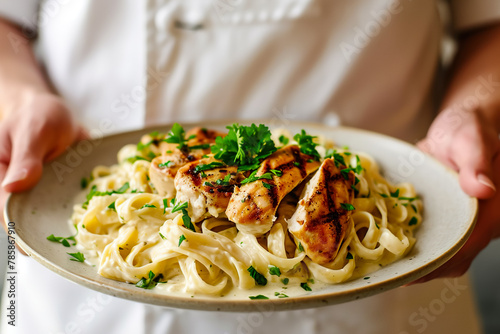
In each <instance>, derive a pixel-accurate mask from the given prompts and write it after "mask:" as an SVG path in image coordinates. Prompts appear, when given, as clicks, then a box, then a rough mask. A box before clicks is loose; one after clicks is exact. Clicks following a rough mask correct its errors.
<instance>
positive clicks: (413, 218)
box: [408, 216, 418, 226]
mask: <svg viewBox="0 0 500 334" xmlns="http://www.w3.org/2000/svg"><path fill="white" fill-rule="evenodd" d="M417 223H418V219H417V217H415V216H413V217H411V219H410V221H409V222H408V225H409V226H412V225H417Z"/></svg>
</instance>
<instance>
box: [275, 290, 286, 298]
mask: <svg viewBox="0 0 500 334" xmlns="http://www.w3.org/2000/svg"><path fill="white" fill-rule="evenodd" d="M274 295H275V296H276V297H278V298H288V296H287V295H285V294H284V293H282V292H278V291H276V292H275V293H274Z"/></svg>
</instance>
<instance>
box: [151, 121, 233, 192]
mask: <svg viewBox="0 0 500 334" xmlns="http://www.w3.org/2000/svg"><path fill="white" fill-rule="evenodd" d="M191 135H195V137H194V138H193V139H190V140H188V141H187V146H195V145H204V144H213V143H215V138H217V137H218V136H221V137H224V136H225V135H226V134H225V133H222V132H219V131H216V130H209V129H204V128H200V127H197V128H193V129H191V130H189V131H187V132H186V138H189V137H190V136H191ZM163 143H164V142H163ZM164 144H166V143H164ZM177 146H178V144H168V146H164V148H165V150H164V152H163V154H162V155H160V156H157V157H156V158H154V159H153V160H152V161H151V166H150V168H149V177H150V179H151V182H152V183H153V185H154V187H155V189H156V190H157V191H158V193H159V194H160V195H161V196H165V197H168V198H173V197H174V196H175V185H174V178H175V175H176V174H177V172H178V170H179V169H180V168H181V167H182V166H184V165H186V164H188V163H190V162H194V161H198V160H199V159H201V158H202V157H203V156H204V155H206V154H211V150H210V148H205V149H203V148H197V149H188V147H187V146H184V148H183V149H182V150H180V149H179V148H178V147H177ZM167 151H171V153H167ZM167 161H170V163H169V164H168V166H166V167H164V168H160V167H159V165H160V164H162V163H166V162H167Z"/></svg>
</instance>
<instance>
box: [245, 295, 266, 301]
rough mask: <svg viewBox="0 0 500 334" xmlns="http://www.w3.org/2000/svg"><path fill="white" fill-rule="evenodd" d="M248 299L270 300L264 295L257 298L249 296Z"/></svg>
mask: <svg viewBox="0 0 500 334" xmlns="http://www.w3.org/2000/svg"><path fill="white" fill-rule="evenodd" d="M248 298H250V299H252V300H254V299H269V297H266V296H264V295H257V296H248Z"/></svg>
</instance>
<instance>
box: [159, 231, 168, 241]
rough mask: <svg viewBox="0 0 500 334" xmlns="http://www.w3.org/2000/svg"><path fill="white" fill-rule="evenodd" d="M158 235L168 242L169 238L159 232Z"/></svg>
mask: <svg viewBox="0 0 500 334" xmlns="http://www.w3.org/2000/svg"><path fill="white" fill-rule="evenodd" d="M158 234H159V235H160V238H162V239H163V240H167V238H166V237H165V236H164V235H163V234H161V232H158Z"/></svg>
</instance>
